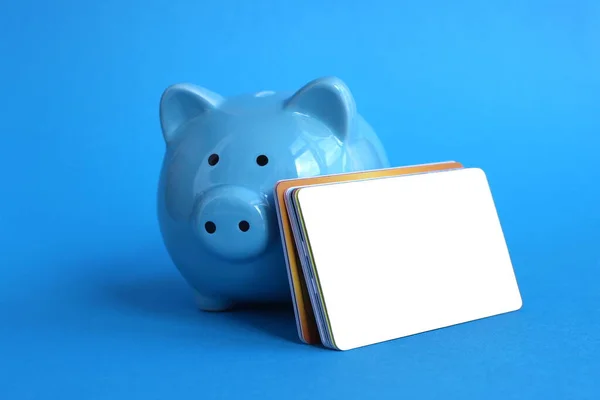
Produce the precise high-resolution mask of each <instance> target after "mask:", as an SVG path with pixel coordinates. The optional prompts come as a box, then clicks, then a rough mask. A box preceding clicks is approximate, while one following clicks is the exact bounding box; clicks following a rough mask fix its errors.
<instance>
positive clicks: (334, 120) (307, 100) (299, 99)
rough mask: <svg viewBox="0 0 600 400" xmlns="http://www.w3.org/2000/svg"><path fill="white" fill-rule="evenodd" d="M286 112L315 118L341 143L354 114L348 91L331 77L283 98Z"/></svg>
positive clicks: (340, 82)
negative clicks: (340, 140) (287, 97)
mask: <svg viewBox="0 0 600 400" xmlns="http://www.w3.org/2000/svg"><path fill="white" fill-rule="evenodd" d="M284 107H285V108H286V109H288V110H291V111H294V112H298V113H301V114H305V115H308V116H310V117H313V118H316V119H318V120H320V121H321V122H323V123H324V124H325V125H327V126H328V127H329V128H330V129H331V130H332V131H333V132H334V134H335V135H336V136H338V137H339V138H340V139H342V140H344V139H345V138H346V136H347V134H348V131H349V130H350V126H351V123H352V120H353V118H354V115H355V113H356V104H355V103H354V98H353V97H352V93H350V89H348V87H347V86H346V84H345V83H344V82H342V81H341V80H340V79H338V78H335V77H325V78H319V79H316V80H314V81H311V82H309V83H307V84H306V85H304V86H303V87H302V88H300V90H298V91H297V92H296V93H294V94H293V95H292V96H291V97H290V98H289V99H287V101H286V103H285V106H284Z"/></svg>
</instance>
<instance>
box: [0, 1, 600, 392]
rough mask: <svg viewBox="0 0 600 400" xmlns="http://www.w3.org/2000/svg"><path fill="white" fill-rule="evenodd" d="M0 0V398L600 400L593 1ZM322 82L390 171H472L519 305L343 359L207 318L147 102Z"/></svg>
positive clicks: (265, 328)
mask: <svg viewBox="0 0 600 400" xmlns="http://www.w3.org/2000/svg"><path fill="white" fill-rule="evenodd" d="M283 3H284V2H275V1H272V2H250V1H248V2H242V1H238V2H231V1H223V2H207V3H205V4H202V2H199V1H195V2H192V1H188V2H183V1H179V2H177V1H161V2H142V1H136V2H134V1H129V2H124V3H122V2H118V1H115V0H111V1H103V2H79V1H70V2H65V1H54V2H39V3H38V2H32V1H25V0H21V1H18V2H17V1H16V0H12V1H10V0H9V1H8V2H7V1H3V2H2V5H0V54H1V55H2V62H1V64H0V65H1V67H0V70H1V72H2V74H1V75H0V84H1V85H0V87H1V88H2V91H1V96H0V120H1V121H2V123H1V125H0V126H1V127H2V131H3V132H2V136H1V137H2V139H1V140H2V157H1V158H0V163H1V165H0V167H1V169H0V170H1V173H2V176H1V181H2V200H1V207H0V243H1V246H2V248H1V250H2V251H1V252H0V268H1V272H0V274H1V275H0V399H7V400H15V399H19V400H20V399H40V398H63V399H64V398H74V399H75V398H76V399H87V400H91V399H109V398H110V399H128V400H131V399H177V398H183V399H189V398H198V399H209V398H217V397H218V398H232V399H233V398H236V399H238V398H253V397H255V398H262V399H281V398H289V399H295V398H306V399H315V398H332V399H333V398H344V397H343V396H347V397H349V398H367V396H374V397H375V398H390V399H391V398H393V399H397V398H411V399H415V398H419V399H439V398H460V399H466V398H474V399H483V398H485V399H493V398H497V399H509V398H526V399H532V398H544V399H545V398H570V399H571V398H576V399H598V398H600V379H598V376H599V372H598V371H600V361H599V359H600V322H599V321H600V283H599V280H600V273H599V270H600V186H599V184H600V167H599V165H598V163H599V156H598V153H599V149H600V108H599V107H600V106H599V104H600V74H599V73H598V71H600V48H599V44H598V43H599V42H598V38H599V37H600V3H598V2H597V1H588V2H584V1H579V2H569V1H545V2H542V1H530V2H519V1H510V2H500V1H497V2H475V1H472V2H459V3H456V2H441V1H428V2H416V1H415V2H400V3H398V2H392V1H389V2H385V3H384V2H377V1H369V2H366V3H364V2H362V3H360V2H357V3H353V2H344V3H343V7H341V4H342V3H338V4H336V3H337V2H336V3H334V2H329V1H323V0H321V1H315V2H308V1H306V2H294V3H293V4H291V3H289V2H285V3H287V4H286V5H284V4H283ZM329 74H332V75H337V76H339V77H341V78H342V79H344V81H345V82H346V83H347V84H348V85H349V87H350V88H351V89H352V91H353V94H354V96H355V98H356V101H357V103H358V107H359V110H360V111H361V113H362V114H363V115H364V116H365V118H367V119H368V120H369V121H370V122H371V124H372V125H373V126H374V127H375V129H376V130H377V132H378V133H379V135H380V137H381V139H382V141H383V142H384V144H385V145H386V146H387V148H388V149H389V155H390V160H391V162H392V163H393V164H395V165H404V164H411V163H423V162H434V161H443V160H448V159H453V160H458V161H461V162H463V163H464V164H465V165H468V166H478V167H481V168H483V169H484V170H485V171H486V173H487V174H488V176H489V179H490V182H491V185H492V190H493V192H494V194H495V198H496V201H497V205H498V210H499V213H500V216H501V219H502V223H503V226H504V229H505V233H506V237H507V240H508V244H509V246H510V250H511V254H512V256H513V260H514V265H515V269H516V273H517V277H518V280H519V283H520V287H521V290H522V294H523V300H524V306H523V309H522V310H521V311H519V312H516V313H513V314H510V315H505V316H501V317H497V318H490V319H487V320H482V321H477V322H473V323H469V324H463V325H460V326H456V327H452V328H448V329H443V330H438V331H435V332H430V333H426V334H422V335H417V336H413V337H410V338H407V339H403V340H398V341H393V342H387V343H384V344H380V345H375V346H370V347H368V348H362V349H358V350H354V351H350V352H346V353H340V352H334V351H330V350H323V349H321V348H316V347H309V346H305V345H301V344H298V343H297V342H296V331H295V326H294V321H293V315H292V313H291V310H287V309H283V310H262V311H246V312H240V313H233V314H202V313H200V312H198V311H197V310H196V309H195V308H194V304H193V298H192V296H191V293H190V291H189V289H188V287H187V286H186V285H185V283H184V281H183V280H182V279H181V277H180V276H179V274H178V273H177V271H176V269H175V268H174V267H173V265H172V264H171V263H170V261H169V259H168V257H167V255H166V252H165V250H164V247H163V245H162V242H161V239H160V235H159V232H158V228H157V222H156V204H155V199H156V196H155V192H156V186H157V179H158V172H159V169H160V161H161V157H162V152H163V146H164V142H163V141H162V139H161V137H160V127H159V123H158V99H159V96H160V93H161V92H162V90H163V89H164V88H165V87H166V86H167V85H169V84H171V83H174V82H179V81H192V82H196V83H198V84H202V85H205V86H207V87H210V88H212V89H214V90H216V91H218V92H220V93H222V94H224V95H228V94H236V93H240V92H246V91H257V90H266V89H288V88H296V87H298V86H299V85H301V84H302V83H304V82H306V81H308V80H310V79H312V78H315V77H318V76H322V75H329Z"/></svg>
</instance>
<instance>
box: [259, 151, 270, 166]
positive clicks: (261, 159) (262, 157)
mask: <svg viewBox="0 0 600 400" xmlns="http://www.w3.org/2000/svg"><path fill="white" fill-rule="evenodd" d="M268 162H269V158H268V157H267V156H265V155H264V154H261V155H260V156H258V157H256V163H257V164H258V165H260V166H261V167H264V166H265V165H267V163H268Z"/></svg>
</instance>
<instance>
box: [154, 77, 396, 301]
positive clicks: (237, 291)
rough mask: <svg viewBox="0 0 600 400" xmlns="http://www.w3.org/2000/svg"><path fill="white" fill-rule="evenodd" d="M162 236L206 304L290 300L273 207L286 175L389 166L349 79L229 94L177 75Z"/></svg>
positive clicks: (168, 125)
mask: <svg viewBox="0 0 600 400" xmlns="http://www.w3.org/2000/svg"><path fill="white" fill-rule="evenodd" d="M160 124H161V129H162V136H163V137H162V139H161V140H164V142H165V153H164V158H163V160H162V169H161V172H160V178H159V183H158V221H159V226H160V231H161V235H162V238H163V241H164V244H165V247H166V249H167V252H168V254H169V256H170V257H171V259H172V261H173V263H174V264H175V266H176V268H177V269H178V270H179V273H180V274H181V275H182V276H183V278H184V280H185V281H186V282H187V283H188V284H189V286H190V287H191V288H192V289H193V291H194V293H195V296H196V300H197V305H198V307H199V308H200V309H202V310H205V311H223V310H228V309H231V308H233V307H234V306H236V305H238V304H252V303H265V302H266V303H275V302H277V303H278V302H287V301H291V292H290V287H289V283H288V276H287V269H286V265H285V258H284V253H283V248H282V243H281V237H280V233H279V224H278V221H277V214H276V210H275V206H274V200H273V198H274V186H275V183H276V182H277V181H278V180H280V179H288V178H298V177H311V176H317V175H323V174H334V173H344V172H352V171H360V170H368V169H375V168H383V167H388V166H389V164H388V159H387V156H386V154H385V151H384V148H383V146H382V144H381V143H380V140H379V139H378V137H377V136H376V134H375V132H374V131H373V129H372V128H371V127H370V126H369V124H368V123H367V122H366V121H365V120H364V119H363V117H361V115H360V114H359V113H358V112H357V110H356V104H355V100H354V98H353V96H352V94H351V93H350V90H349V89H348V87H347V86H346V85H345V84H344V82H342V81H341V80H339V79H337V78H334V77H325V78H321V79H317V80H314V81H311V82H309V83H307V84H306V85H304V86H303V87H301V88H298V90H296V91H291V92H273V91H262V92H259V93H252V94H245V95H239V96H233V97H224V96H222V95H219V94H218V93H214V92H212V91H210V90H208V89H205V88H202V87H199V86H195V85H193V84H187V83H185V84H175V85H172V86H170V87H168V88H166V90H165V91H164V93H163V94H162V96H161V99H160Z"/></svg>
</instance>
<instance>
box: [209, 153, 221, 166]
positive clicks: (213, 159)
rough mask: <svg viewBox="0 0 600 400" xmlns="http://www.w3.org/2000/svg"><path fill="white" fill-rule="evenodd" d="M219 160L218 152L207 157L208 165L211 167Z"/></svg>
mask: <svg viewBox="0 0 600 400" xmlns="http://www.w3.org/2000/svg"><path fill="white" fill-rule="evenodd" d="M218 162H219V155H218V154H211V155H210V156H209V157H208V165H210V166H211V167H212V166H214V165H216V164H217V163H218Z"/></svg>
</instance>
